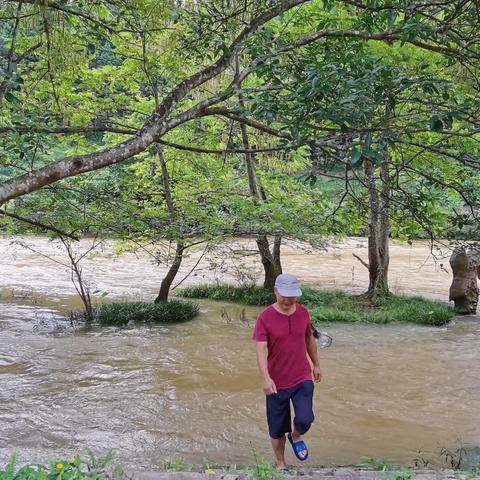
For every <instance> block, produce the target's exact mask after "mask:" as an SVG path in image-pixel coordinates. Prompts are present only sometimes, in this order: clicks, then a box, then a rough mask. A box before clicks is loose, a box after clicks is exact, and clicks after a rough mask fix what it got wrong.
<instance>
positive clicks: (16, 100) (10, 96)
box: [5, 92, 22, 106]
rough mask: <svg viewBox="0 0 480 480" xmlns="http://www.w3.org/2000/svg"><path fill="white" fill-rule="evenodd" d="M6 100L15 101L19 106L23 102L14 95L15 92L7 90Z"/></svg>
mask: <svg viewBox="0 0 480 480" xmlns="http://www.w3.org/2000/svg"><path fill="white" fill-rule="evenodd" d="M5 100H6V101H7V102H10V103H13V104H14V105H17V106H18V105H20V104H21V103H22V102H20V100H19V99H18V98H17V97H16V96H15V95H13V94H12V93H10V92H7V93H6V94H5Z"/></svg>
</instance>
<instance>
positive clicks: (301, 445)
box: [287, 433, 308, 462]
mask: <svg viewBox="0 0 480 480" xmlns="http://www.w3.org/2000/svg"><path fill="white" fill-rule="evenodd" d="M287 438H288V441H289V442H290V445H292V449H293V453H294V454H295V456H296V457H297V458H298V459H299V460H300V461H301V462H304V461H305V460H306V459H307V458H308V448H307V445H306V444H305V442H304V441H303V440H299V441H298V442H294V441H293V438H292V434H291V433H289V434H288V435H287ZM302 451H306V452H307V454H306V455H305V456H304V457H303V458H302V457H301V456H300V452H302Z"/></svg>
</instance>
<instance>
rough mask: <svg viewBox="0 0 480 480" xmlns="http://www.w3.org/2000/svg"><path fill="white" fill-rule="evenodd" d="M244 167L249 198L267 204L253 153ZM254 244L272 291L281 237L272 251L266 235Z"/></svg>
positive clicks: (240, 97) (244, 130) (246, 147)
mask: <svg viewBox="0 0 480 480" xmlns="http://www.w3.org/2000/svg"><path fill="white" fill-rule="evenodd" d="M235 69H236V72H237V74H238V72H239V71H240V64H239V59H238V55H237V56H236V57H235ZM236 88H237V96H238V101H239V103H240V105H241V106H242V107H244V106H245V104H244V97H243V94H242V92H241V85H237V86H236ZM240 131H241V134H242V148H243V149H244V150H250V141H249V139H248V132H247V127H246V125H245V124H244V123H241V124H240ZM245 166H246V167H247V177H248V188H249V192H250V196H251V197H252V199H253V201H254V202H255V203H256V204H264V203H267V202H268V199H267V195H266V193H265V191H264V190H263V188H262V187H261V185H259V182H258V181H257V178H256V175H255V157H254V155H253V153H251V152H245ZM256 242H257V247H258V252H259V254H260V259H261V262H262V266H263V270H264V279H263V286H264V288H268V289H271V290H273V287H274V285H275V279H276V278H277V275H279V274H280V273H282V265H281V260H280V246H281V243H282V236H281V235H279V234H277V235H275V240H274V245H273V251H270V243H269V241H268V238H267V236H266V235H258V236H257V240H256Z"/></svg>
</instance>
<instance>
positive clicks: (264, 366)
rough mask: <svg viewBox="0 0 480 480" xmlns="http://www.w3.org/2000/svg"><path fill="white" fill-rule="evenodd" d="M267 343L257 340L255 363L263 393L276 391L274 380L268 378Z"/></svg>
mask: <svg viewBox="0 0 480 480" xmlns="http://www.w3.org/2000/svg"><path fill="white" fill-rule="evenodd" d="M267 359H268V344H267V342H257V365H258V369H259V370H260V374H261V376H262V381H263V391H264V392H265V395H271V394H272V393H277V387H276V385H275V382H274V381H273V380H272V379H271V378H270V374H269V373H268V362H267Z"/></svg>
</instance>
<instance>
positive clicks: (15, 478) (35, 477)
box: [0, 451, 124, 480]
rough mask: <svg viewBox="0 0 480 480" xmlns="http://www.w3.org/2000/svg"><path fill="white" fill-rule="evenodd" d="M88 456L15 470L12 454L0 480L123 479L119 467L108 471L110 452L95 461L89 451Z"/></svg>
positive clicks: (111, 456) (15, 459)
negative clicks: (87, 457)
mask: <svg viewBox="0 0 480 480" xmlns="http://www.w3.org/2000/svg"><path fill="white" fill-rule="evenodd" d="M88 456H89V459H88V460H85V459H83V458H81V457H80V456H78V455H77V456H76V457H71V458H69V459H65V460H58V459H57V460H49V462H48V466H43V465H33V466H32V465H25V466H23V467H20V468H17V466H16V463H17V457H16V455H15V454H13V455H12V456H11V458H10V462H9V463H8V464H7V465H6V466H5V467H4V468H3V469H0V480H102V479H110V480H111V479H113V478H123V477H124V473H123V470H122V468H121V467H117V468H115V469H114V471H113V472H111V471H109V470H110V469H108V466H109V465H110V463H111V461H112V458H113V455H112V452H111V451H109V452H108V453H107V454H106V455H105V456H104V457H102V458H100V459H96V458H95V456H94V455H93V454H92V452H90V451H88Z"/></svg>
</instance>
